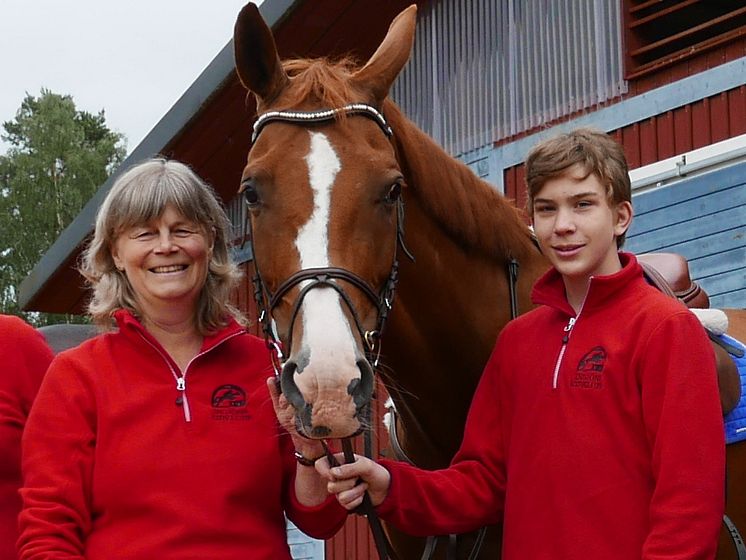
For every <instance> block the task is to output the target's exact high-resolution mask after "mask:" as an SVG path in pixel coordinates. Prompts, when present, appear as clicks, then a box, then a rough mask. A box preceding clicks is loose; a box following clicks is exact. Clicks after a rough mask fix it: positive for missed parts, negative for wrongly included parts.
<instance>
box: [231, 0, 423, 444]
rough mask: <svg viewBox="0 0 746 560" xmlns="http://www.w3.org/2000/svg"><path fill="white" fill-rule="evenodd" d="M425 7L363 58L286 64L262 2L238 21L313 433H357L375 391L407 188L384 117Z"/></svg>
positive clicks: (271, 258) (255, 205)
mask: <svg viewBox="0 0 746 560" xmlns="http://www.w3.org/2000/svg"><path fill="white" fill-rule="evenodd" d="M415 15H416V8H415V7H414V6H412V7H410V8H408V9H407V10H405V11H404V12H402V13H401V14H400V15H399V16H398V17H397V18H396V19H395V20H394V22H393V23H392V24H391V27H390V29H389V32H388V34H387V35H386V37H385V39H384V40H383V42H382V43H381V45H380V46H379V48H378V50H377V51H376V52H375V54H374V55H373V56H372V57H371V59H370V60H369V61H368V62H367V64H365V65H364V66H362V67H357V66H355V65H354V64H352V63H351V62H350V61H341V62H336V63H331V62H329V61H326V60H304V61H292V62H287V63H285V64H284V65H283V64H282V63H281V62H280V59H279V57H278V54H277V50H276V47H275V43H274V39H273V38H272V33H271V31H270V29H269V28H268V27H267V25H266V24H265V22H264V21H263V20H262V18H261V16H260V14H259V11H258V10H257V8H256V6H254V5H253V4H249V5H247V6H246V7H244V8H243V10H242V11H241V13H240V14H239V16H238V20H237V22H236V27H235V35H234V47H235V57H236V69H237V72H238V76H239V78H240V79H241V82H242V83H243V84H244V86H245V87H246V88H247V89H248V90H250V91H251V92H252V93H253V94H254V95H255V96H256V99H257V113H258V115H259V117H258V120H257V123H256V125H255V132H254V139H253V140H254V141H253V145H252V147H251V150H250V152H249V156H248V162H247V164H246V167H245V169H244V171H243V176H242V181H241V192H242V193H243V196H244V198H245V200H246V203H247V205H248V207H249V210H250V220H251V227H252V239H253V250H254V259H255V260H254V264H255V266H256V268H257V270H258V273H259V274H258V276H259V277H260V286H262V287H263V289H264V291H265V296H266V298H265V299H266V309H267V312H268V313H269V316H270V317H272V318H273V319H274V322H275V326H276V332H277V336H278V337H279V339H280V340H281V341H282V344H283V347H284V352H285V355H286V356H285V360H284V362H283V364H282V370H281V376H280V380H281V387H282V391H283V394H284V395H285V396H286V398H287V399H288V401H289V402H290V403H291V404H292V405H293V406H294V408H295V411H296V424H297V426H298V428H299V430H300V431H301V432H302V433H304V434H305V435H307V436H309V437H314V438H325V437H346V436H350V435H352V434H354V433H356V432H358V431H359V430H360V428H361V419H360V414H361V412H362V411H363V410H364V409H365V408H366V407H367V406H369V403H370V398H371V395H372V392H373V385H374V380H373V368H372V364H371V361H372V360H373V358H372V357H371V356H372V355H374V353H375V350H376V343H377V340H376V339H377V334H378V333H379V331H380V328H381V319H382V315H383V316H385V313H386V312H387V310H388V298H390V296H391V294H390V293H389V292H390V291H391V289H392V288H393V284H394V283H395V276H396V253H397V240H398V227H399V223H400V222H399V219H398V213H399V212H398V211H399V208H400V202H399V200H400V196H401V191H402V188H403V186H404V184H403V177H402V172H401V170H400V169H399V165H398V163H397V160H396V157H395V153H394V149H393V147H392V144H391V142H390V139H389V135H390V130H389V129H388V126H387V124H386V122H385V120H384V119H383V117H382V115H381V114H380V112H381V108H382V105H383V100H384V99H385V98H386V96H387V94H388V90H389V87H390V86H391V84H392V83H393V81H394V79H395V78H396V76H397V74H398V73H399V72H400V70H401V69H402V67H403V66H404V64H405V63H406V61H407V59H408V57H409V53H410V51H411V48H412V42H413V38H414V23H415ZM325 111H326V112H325Z"/></svg>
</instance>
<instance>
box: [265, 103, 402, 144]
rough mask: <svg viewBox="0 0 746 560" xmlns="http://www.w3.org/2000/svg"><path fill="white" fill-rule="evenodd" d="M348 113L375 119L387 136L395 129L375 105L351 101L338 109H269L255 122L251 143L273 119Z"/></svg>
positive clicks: (309, 120)
mask: <svg viewBox="0 0 746 560" xmlns="http://www.w3.org/2000/svg"><path fill="white" fill-rule="evenodd" d="M340 113H346V114H348V115H363V116H365V117H368V118H371V119H373V120H374V121H375V122H376V123H378V126H380V127H381V130H383V133H384V134H385V135H386V136H391V135H392V134H393V131H392V130H391V127H390V126H389V125H388V123H387V122H386V119H385V118H384V116H383V115H382V114H381V113H380V111H378V110H377V109H376V108H375V107H371V106H370V105H366V104H365V103H350V104H349V105H345V106H344V107H339V108H337V109H324V110H321V111H268V112H266V113H263V114H262V115H259V117H258V118H257V119H256V121H255V122H254V132H253V134H252V135H251V143H252V144H253V143H254V142H255V141H256V138H257V136H259V133H260V132H261V131H262V129H263V128H264V127H265V125H267V124H269V123H271V122H272V121H285V122H294V123H317V122H324V121H330V120H332V119H334V118H335V117H336V116H337V115H338V114H340Z"/></svg>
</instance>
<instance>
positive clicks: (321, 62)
mask: <svg viewBox="0 0 746 560" xmlns="http://www.w3.org/2000/svg"><path fill="white" fill-rule="evenodd" d="M282 66H283V68H284V69H285V72H286V73H287V75H288V76H289V77H290V82H291V86H290V87H289V88H287V90H286V93H285V92H284V93H285V95H283V105H284V106H286V107H287V108H290V107H300V106H302V105H303V104H304V103H307V102H308V101H312V102H314V103H319V104H320V105H321V106H322V107H321V108H325V109H331V108H333V107H341V106H343V105H346V104H348V103H353V102H360V101H361V99H360V95H361V93H360V92H359V91H358V90H356V89H355V88H354V87H353V86H352V83H351V81H350V78H351V77H352V75H353V74H354V73H355V71H357V70H359V69H360V63H359V62H358V60H357V59H355V58H353V57H351V56H347V57H343V58H339V59H330V58H294V59H290V60H286V61H284V62H283V63H282ZM337 118H340V119H343V118H344V113H340V114H339V115H338V117H337Z"/></svg>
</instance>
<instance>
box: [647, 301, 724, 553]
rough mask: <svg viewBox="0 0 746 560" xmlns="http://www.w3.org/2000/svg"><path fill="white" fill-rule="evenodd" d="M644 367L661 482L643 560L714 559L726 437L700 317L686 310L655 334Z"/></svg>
mask: <svg viewBox="0 0 746 560" xmlns="http://www.w3.org/2000/svg"><path fill="white" fill-rule="evenodd" d="M640 363H641V364H642V366H641V374H640V379H639V383H640V385H641V391H642V403H643V416H644V422H645V428H646V430H647V435H648V440H649V442H650V448H651V453H652V463H651V464H652V470H653V477H654V484H655V489H654V492H653V496H652V499H651V503H650V532H649V534H648V536H647V539H646V540H645V543H644V546H643V554H642V558H643V560H653V559H662V558H681V559H684V558H686V559H691V560H694V559H702V560H705V559H712V558H715V553H716V549H717V542H718V534H719V531H720V525H721V523H722V516H723V511H724V507H725V503H724V499H725V498H724V488H725V484H724V477H725V437H724V431H723V421H722V412H721V408H720V398H719V394H718V387H717V375H716V372H715V358H714V354H713V350H712V348H711V346H710V343H709V341H708V340H707V337H706V335H705V333H704V331H703V329H702V327H701V326H700V325H699V322H698V321H697V319H696V318H695V317H694V315H692V314H691V313H689V312H687V311H683V312H682V313H679V314H676V315H674V316H672V317H669V318H668V319H667V320H665V321H664V322H663V323H662V324H661V325H660V326H659V327H658V328H657V329H656V330H655V331H654V332H653V333H652V335H651V337H650V339H649V340H648V341H647V344H646V345H645V346H644V354H643V355H642V356H641V362H640Z"/></svg>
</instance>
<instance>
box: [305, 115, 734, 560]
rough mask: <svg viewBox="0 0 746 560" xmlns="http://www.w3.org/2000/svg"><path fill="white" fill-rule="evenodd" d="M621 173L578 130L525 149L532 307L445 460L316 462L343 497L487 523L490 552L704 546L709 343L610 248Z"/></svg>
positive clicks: (717, 486)
mask: <svg viewBox="0 0 746 560" xmlns="http://www.w3.org/2000/svg"><path fill="white" fill-rule="evenodd" d="M627 171H628V170H627V164H626V161H625V158H624V153H623V151H622V148H621V146H619V145H618V144H617V143H616V142H614V141H613V140H612V139H611V138H610V137H609V136H607V135H606V134H603V133H601V132H597V131H594V130H590V129H580V130H576V131H574V132H571V133H569V134H563V135H560V136H559V137H556V138H553V139H550V140H548V141H545V142H543V143H541V144H539V145H537V146H536V147H535V148H534V149H533V150H532V151H531V153H530V154H529V156H528V159H527V161H526V177H527V184H528V196H529V212H530V214H531V218H532V222H533V226H534V230H535V232H536V236H537V238H538V241H539V245H540V247H541V250H542V252H543V253H544V254H545V255H546V256H547V258H548V259H549V261H550V262H551V264H552V265H553V268H552V269H551V270H550V271H549V272H547V273H546V274H545V275H544V276H543V277H542V278H541V279H539V281H538V282H537V283H536V285H535V287H534V291H533V293H532V298H533V300H534V302H535V303H536V304H538V307H537V308H536V309H534V310H533V311H531V312H529V313H526V314H525V315H523V316H521V317H519V318H518V319H516V320H515V321H513V322H511V323H510V324H509V325H508V326H507V327H506V328H505V329H504V330H503V331H502V333H501V334H500V336H499V338H498V341H497V345H496V346H495V349H494V351H493V353H492V356H491V357H490V359H489V362H488V363H487V365H486V368H485V370H484V373H483V375H482V379H481V382H480V385H479V387H478V389H477V391H476V393H475V395H474V400H473V402H472V405H471V409H470V412H469V416H468V419H467V424H466V428H465V432H464V440H463V443H462V445H461V448H460V449H459V451H458V453H457V454H456V456H455V457H454V458H453V461H452V463H451V466H450V467H449V468H447V469H443V470H440V471H430V472H428V471H423V470H420V469H417V468H414V467H411V466H408V465H405V464H403V463H398V462H394V461H386V460H382V461H380V464H379V463H375V462H373V461H370V460H368V459H365V458H358V460H357V461H356V462H355V463H353V464H350V465H344V466H341V467H336V468H333V469H331V470H330V469H329V468H328V464H327V462H326V461H325V460H322V461H319V462H318V463H317V469H318V470H319V472H321V473H322V474H323V475H325V476H326V477H327V478H328V479H329V481H330V482H329V484H328V487H329V490H330V492H333V493H336V494H337V495H338V499H339V501H340V503H341V504H342V505H343V506H345V507H347V508H348V509H352V508H354V507H356V506H357V505H358V504H359V503H360V501H361V497H362V493H363V491H364V490H365V489H368V491H369V492H370V496H371V499H372V501H373V504H374V505H376V506H378V508H377V511H378V513H379V514H380V515H381V517H382V518H383V519H385V520H387V521H389V522H390V523H393V524H394V525H396V526H397V527H399V528H400V529H401V530H403V531H405V532H408V533H411V534H414V535H422V536H424V535H430V534H446V533H459V532H465V531H469V530H474V529H476V528H478V527H480V526H482V525H485V524H491V523H496V522H499V521H501V520H502V521H503V522H504V533H503V559H504V560H517V559H521V560H522V559H531V560H541V559H552V560H556V559H568V560H581V559H586V558H589V559H602V560H633V559H640V558H643V559H654V558H676V559H677V560H683V559H694V558H697V559H705V558H714V557H715V552H716V548H717V538H718V532H719V527H720V523H721V519H722V515H723V510H724V473H725V445H724V434H723V422H722V417H721V409H720V401H719V397H718V389H717V383H716V373H715V362H714V356H713V351H712V349H711V347H710V345H709V343H708V341H707V338H706V336H705V333H704V331H703V329H702V327H701V326H700V325H699V323H698V321H697V319H696V318H695V317H694V315H692V314H691V313H689V311H688V310H687V309H686V308H684V307H683V306H682V305H681V304H679V303H678V302H676V301H674V300H673V299H669V298H668V297H666V296H664V295H663V294H661V293H659V292H658V291H656V290H655V289H654V288H652V287H650V286H649V285H648V284H647V283H646V282H645V280H644V279H643V276H642V271H641V268H640V266H639V264H638V263H637V260H636V259H635V257H634V256H633V255H631V254H628V253H620V252H619V251H618V249H619V247H621V245H622V243H623V242H624V237H625V233H626V231H627V229H628V228H629V225H630V223H631V220H632V205H631V202H630V201H631V188H630V182H629V176H628V173H627ZM358 477H360V478H362V479H363V481H364V483H363V484H358V485H355V482H356V479H357V478H358Z"/></svg>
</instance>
